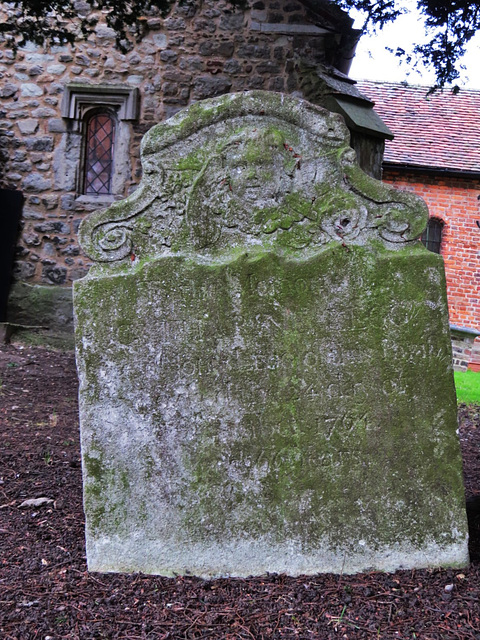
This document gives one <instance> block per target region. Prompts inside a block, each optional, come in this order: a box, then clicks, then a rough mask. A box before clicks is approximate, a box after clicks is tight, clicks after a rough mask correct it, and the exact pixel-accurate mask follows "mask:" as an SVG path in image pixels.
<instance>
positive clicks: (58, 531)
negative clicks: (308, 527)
mask: <svg viewBox="0 0 480 640" xmlns="http://www.w3.org/2000/svg"><path fill="white" fill-rule="evenodd" d="M459 422H460V438H461V444H462V449H463V456H464V467H465V485H466V495H467V498H468V499H470V498H472V497H473V498H474V497H475V496H478V495H479V494H480V407H469V408H467V407H464V406H462V407H460V409H459ZM0 432H1V437H0V563H1V564H0V639H1V640H13V639H15V640H30V639H37V638H38V639H41V640H58V639H60V638H68V639H69V640H75V639H79V640H89V639H92V640H99V639H103V638H106V639H108V640H111V639H117V638H118V639H125V640H134V639H135V640H136V639H138V640H140V639H142V640H143V639H156V640H157V639H158V640H160V639H162V640H163V639H165V640H166V639H167V638H168V639H193V638H202V639H203V638H222V639H226V640H233V639H237V638H238V639H240V638H242V639H243V638H250V639H254V640H261V639H263V638H302V639H304V638H305V639H306V638H321V639H323V638H347V639H348V638H351V639H357V638H372V639H373V638H382V639H383V638H384V639H391V638H392V639H393V638H395V639H398V638H402V639H405V640H406V639H407V638H408V639H413V638H419V639H422V640H430V639H432V640H433V639H442V640H443V639H450V638H451V639H452V640H453V639H459V640H464V639H467V638H468V639H469V640H480V544H479V538H480V535H479V534H480V517H479V515H478V512H476V505H477V502H476V501H475V500H473V501H470V500H469V505H470V506H469V512H470V529H471V558H472V563H471V566H470V567H468V568H465V569H463V570H437V569H433V570H417V571H399V572H397V573H395V574H382V573H369V574H361V575H355V576H338V575H318V576H313V577H312V576H310V577H306V576H303V577H298V578H290V577H287V576H284V575H268V576H266V577H261V578H250V579H220V580H211V581H203V580H200V579H196V578H190V577H188V578H182V577H178V578H161V577H158V576H153V577H152V576H144V575H115V574H99V573H88V572H87V570H86V564H85V548H84V536H83V527H84V520H83V511H82V494H81V468H80V451H79V438H78V418H77V379H76V372H75V364H74V358H73V355H72V354H71V353H60V352H54V351H48V350H45V349H41V348H32V347H24V348H21V347H19V346H18V345H16V346H14V345H8V346H2V347H0ZM34 498H48V499H49V500H51V501H52V502H46V503H45V504H43V505H40V506H33V505H31V506H23V507H22V503H23V502H24V501H25V500H28V499H34Z"/></svg>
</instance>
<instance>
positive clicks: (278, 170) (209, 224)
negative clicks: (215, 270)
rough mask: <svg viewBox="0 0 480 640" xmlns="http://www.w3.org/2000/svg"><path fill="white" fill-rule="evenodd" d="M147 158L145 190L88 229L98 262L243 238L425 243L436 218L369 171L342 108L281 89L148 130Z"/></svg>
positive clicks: (207, 107)
mask: <svg viewBox="0 0 480 640" xmlns="http://www.w3.org/2000/svg"><path fill="white" fill-rule="evenodd" d="M285 113H288V114H289V116H288V121H285ZM319 116H321V117H319ZM192 123H198V127H197V128H196V129H195V130H194V131H192ZM190 132H191V133H190ZM318 149H322V154H321V156H319V155H318ZM142 158H143V166H144V171H145V176H144V178H143V180H142V183H141V185H140V187H139V189H138V191H137V192H136V193H135V194H134V195H133V196H131V197H130V198H129V199H128V200H127V201H126V203H122V205H121V206H120V205H113V206H112V207H111V208H109V209H107V210H104V211H101V212H98V213H97V214H96V215H94V216H91V217H90V218H89V219H88V220H87V221H86V223H85V224H84V225H83V226H82V230H81V242H82V245H83V247H84V249H85V251H86V252H87V253H88V255H89V256H90V257H91V258H92V259H94V260H96V261H99V262H114V261H117V260H122V259H126V258H127V257H129V256H130V255H131V254H132V253H134V254H135V255H136V256H145V257H147V256H149V255H161V254H162V253H166V252H170V251H173V252H184V253H185V252H186V253H188V252H191V251H201V252H203V253H205V254H206V255H207V254H208V253H218V252H221V251H225V250H227V251H228V250H229V249H230V248H231V247H232V245H236V246H238V245H241V244H245V245H252V246H258V247H259V248H261V247H264V248H266V249H268V248H273V247H275V248H276V250H282V249H283V250H285V251H303V250H310V251H316V250H318V249H319V248H321V247H323V246H326V245H327V244H328V243H330V242H340V243H342V244H344V245H350V244H352V245H365V244H368V243H369V242H370V241H372V240H375V239H378V240H380V241H381V242H383V243H384V245H385V246H386V247H389V248H392V247H395V246H402V245H404V244H405V243H409V242H415V241H416V240H417V238H418V237H419V235H420V234H421V232H422V230H423V228H424V226H425V223H426V215H427V213H426V207H425V206H424V205H422V204H421V202H420V201H419V200H418V199H417V198H415V197H414V196H412V195H411V194H408V193H406V192H399V191H397V190H395V189H393V188H392V187H390V186H387V185H384V184H381V183H379V182H378V181H376V180H374V179H373V178H370V177H368V176H367V175H365V174H364V173H363V172H362V171H361V170H360V169H359V168H358V166H357V164H356V160H355V152H354V151H353V149H351V148H350V147H349V143H348V131H347V130H346V128H345V126H344V125H343V123H342V121H341V118H340V116H337V115H336V114H332V113H329V112H327V111H325V110H323V109H321V108H319V107H315V106H313V105H310V104H308V103H305V102H300V101H296V100H294V99H293V98H288V97H286V96H283V95H281V94H271V93H270V94H268V93H267V94H265V93H263V92H251V93H246V94H239V95H226V96H222V97H221V98H217V99H214V100H209V101H204V102H202V103H200V104H194V105H193V106H191V107H189V108H188V109H186V110H184V111H182V112H180V113H179V114H177V115H176V116H174V117H173V118H171V119H170V120H169V121H167V122H165V123H163V124H159V125H157V126H156V127H154V128H153V129H152V130H151V131H150V132H149V133H148V134H147V135H146V136H145V139H144V141H143V145H142ZM127 203H128V204H127Z"/></svg>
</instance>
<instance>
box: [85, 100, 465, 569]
mask: <svg viewBox="0 0 480 640" xmlns="http://www.w3.org/2000/svg"><path fill="white" fill-rule="evenodd" d="M142 160H143V170H144V176H143V178H142V183H141V185H140V187H139V188H138V190H137V191H136V192H135V193H134V194H133V195H132V196H130V197H129V198H128V199H127V200H125V201H123V202H117V203H115V204H113V205H112V206H111V207H110V208H108V209H106V210H103V211H99V212H96V213H95V214H93V215H91V216H89V217H88V218H87V219H86V220H85V221H84V223H83V224H82V227H81V232H80V240H81V243H82V246H83V248H84V250H85V252H86V253H87V254H88V255H89V256H90V257H91V258H92V259H93V260H94V261H95V264H94V266H93V267H92V269H91V271H90V273H89V275H88V276H87V277H85V278H84V279H83V280H80V281H77V282H75V287H74V303H75V314H76V340H77V362H78V370H79V374H80V383H81V387H80V417H81V438H82V456H83V479H84V504H85V513H86V538H87V558H88V566H89V568H90V570H95V571H121V572H133V571H142V572H146V573H157V574H162V575H175V574H195V575H198V576H203V577H213V576H228V575H235V576H248V575H252V574H257V575H258V574H263V573H265V572H285V573H287V574H292V575H296V574H303V573H305V574H309V573H310V574H311V573H316V572H325V571H333V572H357V571H366V570H371V569H380V570H395V569H397V568H412V567H427V566H464V565H465V564H466V563H467V561H468V556H467V524H466V517H465V508H464V494H463V484H462V469H461V459H460V453H459V443H458V440H457V436H456V399H455V390H454V384H453V374H452V366H451V350H450V336H449V328H448V317H447V301H446V290H445V280H444V273H443V264H442V261H441V258H440V257H439V256H437V255H435V254H433V253H431V252H429V251H427V250H426V249H425V248H424V247H423V245H422V244H421V243H420V242H419V241H418V238H419V236H420V235H421V232H422V230H423V229H424V227H425V224H426V219H427V211H426V207H425V204H424V203H423V201H422V200H420V199H419V198H417V197H416V196H414V195H412V194H409V193H406V192H399V191H396V190H394V189H393V188H391V187H389V186H387V185H384V184H382V183H380V182H377V181H376V180H374V179H372V178H370V177H368V176H366V175H365V174H364V173H363V172H362V171H361V170H360V169H359V168H358V167H357V165H356V163H355V156H354V152H353V151H352V149H350V147H349V144H348V132H347V129H346V127H345V125H344V124H343V121H342V120H341V118H340V116H337V115H334V114H332V113H329V112H327V111H325V110H323V109H320V108H317V107H315V106H313V105H311V104H308V103H306V102H303V101H301V100H297V99H294V98H291V97H286V96H284V95H281V94H272V93H264V92H250V93H243V94H231V95H227V96H223V97H221V98H216V99H213V100H207V101H203V102H199V103H196V104H194V105H192V106H191V107H189V108H187V109H185V110H183V111H181V112H179V113H178V114H177V115H175V116H174V117H173V118H171V119H170V120H167V121H166V122H164V123H163V124H160V125H157V126H155V127H153V128H152V129H151V130H150V131H149V132H148V133H147V135H146V136H145V137H144V140H143V144H142Z"/></svg>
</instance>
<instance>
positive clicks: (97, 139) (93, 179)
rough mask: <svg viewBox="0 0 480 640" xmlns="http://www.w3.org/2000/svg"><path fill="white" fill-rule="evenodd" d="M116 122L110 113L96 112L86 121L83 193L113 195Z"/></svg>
mask: <svg viewBox="0 0 480 640" xmlns="http://www.w3.org/2000/svg"><path fill="white" fill-rule="evenodd" d="M115 125H116V120H115V116H114V115H113V113H111V112H109V111H96V112H94V113H93V114H89V115H88V116H87V118H86V121H85V160H84V171H83V193H84V194H85V195H109V194H111V193H112V177H113V146H114V142H115Z"/></svg>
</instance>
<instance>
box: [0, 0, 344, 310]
mask: <svg viewBox="0 0 480 640" xmlns="http://www.w3.org/2000/svg"><path fill="white" fill-rule="evenodd" d="M306 4H308V3H305V4H304V3H302V2H297V1H296V0H291V1H290V2H278V1H276V0H264V1H263V0H262V1H258V2H255V3H252V8H251V10H248V11H245V12H242V11H234V10H232V7H231V5H229V4H228V3H226V2H223V1H220V2H216V1H215V2H214V1H213V0H205V1H204V2H202V3H192V2H188V1H187V2H184V3H182V4H181V5H180V6H177V7H176V8H175V9H174V10H173V11H172V13H171V14H170V15H169V16H168V17H166V18H161V17H160V16H159V15H157V14H155V12H152V13H151V15H147V16H146V27H147V34H146V36H145V37H144V39H143V40H142V41H141V42H139V43H137V44H135V46H134V48H133V49H132V50H131V51H130V52H129V53H126V54H122V53H120V52H119V51H118V50H117V49H116V48H115V46H114V38H115V34H114V33H113V31H112V30H111V29H109V28H108V27H107V26H106V25H105V24H104V21H103V20H102V14H101V13H100V14H99V13H96V14H92V16H91V17H92V18H98V20H99V23H98V27H97V28H96V31H95V34H94V35H92V36H91V37H90V38H89V39H88V41H87V42H84V41H78V42H77V43H76V46H75V48H72V47H71V46H62V47H59V46H52V47H49V48H46V49H43V48H40V47H37V46H35V45H28V46H26V47H25V48H23V49H21V50H19V51H18V52H17V54H16V55H15V54H14V53H13V51H12V50H10V49H8V48H7V47H6V46H4V47H3V50H2V51H1V52H0V73H1V75H2V83H3V84H2V87H1V89H0V154H1V156H0V181H1V186H3V187H6V188H15V189H19V190H21V191H22V192H23V193H24V195H25V198H26V201H25V206H24V211H23V221H22V229H21V234H20V237H19V242H18V247H17V257H16V262H15V268H14V271H15V278H16V280H17V281H20V282H22V283H27V284H36V285H37V284H42V285H60V286H71V284H72V282H73V281H74V280H76V279H77V278H80V277H82V276H84V275H85V274H86V273H87V271H88V268H89V264H90V262H89V260H88V258H86V257H85V255H84V254H83V253H82V250H81V248H80V246H79V244H78V241H77V232H78V227H79V224H80V223H81V221H82V219H83V218H84V217H85V215H86V214H87V213H88V212H89V211H93V210H95V209H97V208H99V207H101V206H104V205H105V204H106V203H108V201H111V200H113V199H119V198H123V197H125V196H127V195H128V194H129V193H131V192H132V191H133V190H134V189H135V188H136V186H137V185H138V183H139V180H140V176H141V166H140V161H139V145H140V141H141V139H142V136H143V135H144V134H145V132H146V131H148V129H149V128H150V127H151V126H152V125H154V124H156V123H158V122H161V121H163V120H165V119H166V118H168V117H169V116H171V115H173V114H174V113H175V112H176V111H177V110H178V109H179V108H181V107H183V106H185V105H187V104H189V103H191V102H192V101H196V100H200V99H204V98H209V97H212V96H216V95H220V94H223V93H227V92H230V91H242V90H250V89H266V90H270V91H282V92H288V93H291V92H295V91H299V92H301V91H302V90H301V85H302V82H304V80H305V78H306V77H307V76H308V73H306V72H305V71H303V72H302V73H300V70H299V61H300V60H302V61H303V63H307V64H310V65H313V66H315V65H319V64H320V65H333V66H336V67H337V68H344V67H345V64H347V66H348V63H346V62H345V60H343V61H342V56H341V55H340V54H339V53H338V51H339V42H340V40H342V38H343V40H344V41H345V42H343V44H341V46H342V47H343V48H344V49H345V47H346V49H347V52H348V46H349V45H348V43H349V42H350V46H351V44H352V42H353V41H352V35H351V33H352V29H351V26H350V24H351V21H350V19H349V18H348V16H346V14H341V12H340V13H336V14H335V15H336V17H335V19H334V20H333V22H332V24H333V25H334V26H335V28H336V30H337V33H335V29H334V31H333V33H334V34H335V35H334V36H328V34H327V35H326V32H325V29H321V28H319V27H317V26H315V18H312V14H311V13H309V10H308V9H307V7H306ZM77 9H78V11H79V12H80V13H81V12H82V11H83V12H85V11H87V10H88V5H87V4H86V3H82V2H78V3H77ZM3 10H4V11H6V10H7V8H6V6H5V5H3ZM8 10H13V9H11V8H9V9H8ZM323 19H324V22H325V24H327V25H328V24H329V22H328V21H329V20H330V17H329V16H328V14H325V15H324V18H323ZM338 24H341V28H340V32H342V31H343V32H344V33H345V34H346V35H345V36H341V35H340V36H339V35H338V31H339V30H338ZM345 43H346V44H345ZM340 48H341V47H340ZM344 70H345V68H344ZM72 83H73V84H75V83H76V84H77V85H88V86H89V87H90V89H92V88H95V87H98V94H99V95H100V96H101V95H102V93H106V91H107V90H106V89H105V87H107V89H108V86H113V87H124V88H125V87H126V88H127V89H130V91H131V95H132V96H133V99H134V100H135V101H137V102H136V105H135V108H136V109H137V112H136V113H134V114H133V115H131V116H130V117H129V118H127V119H125V120H123V121H122V122H121V123H120V124H121V127H120V128H121V129H122V131H121V132H120V134H121V135H120V137H119V139H118V140H117V141H116V143H118V144H117V149H116V153H117V158H116V160H115V162H116V165H117V166H116V169H115V170H116V172H117V178H116V187H115V188H114V193H113V195H112V196H111V197H110V198H102V197H90V196H88V197H87V196H82V194H81V188H80V186H79V185H80V182H81V175H80V174H81V170H82V169H81V165H82V153H83V150H82V136H81V122H80V121H79V120H78V119H77V120H75V117H72V114H71V113H69V108H70V107H71V105H70V102H71V95H70V94H68V91H67V88H68V87H69V85H71V84H72ZM80 91H81V86H80V87H77V92H80ZM67 103H68V104H67ZM134 110H135V109H134ZM70 111H72V109H70ZM119 150H120V155H121V157H120V158H119V157H118V152H119ZM25 295H27V296H28V287H25V286H24V287H23V289H22V288H21V287H20V288H18V287H17V289H16V293H15V292H14V295H13V299H12V305H11V306H12V309H13V308H14V310H16V309H17V308H18V307H20V308H21V307H22V306H23V303H22V298H23V297H24V296H25Z"/></svg>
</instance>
